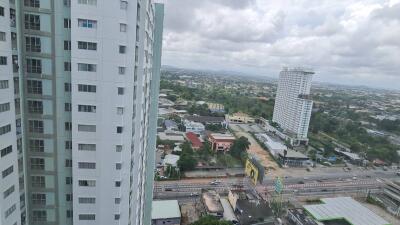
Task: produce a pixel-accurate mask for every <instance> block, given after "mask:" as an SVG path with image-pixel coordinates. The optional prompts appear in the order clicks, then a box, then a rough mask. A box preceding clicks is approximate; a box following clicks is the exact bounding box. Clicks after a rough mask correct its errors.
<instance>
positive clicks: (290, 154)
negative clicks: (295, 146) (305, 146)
mask: <svg viewBox="0 0 400 225" xmlns="http://www.w3.org/2000/svg"><path fill="white" fill-rule="evenodd" d="M277 159H278V161H279V163H281V165H283V166H288V167H305V166H310V165H311V164H312V163H311V161H310V158H309V157H308V156H306V155H304V154H303V153H301V152H296V151H293V150H291V149H289V150H286V151H283V152H279V153H278V157H277Z"/></svg>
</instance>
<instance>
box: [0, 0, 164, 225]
mask: <svg viewBox="0 0 400 225" xmlns="http://www.w3.org/2000/svg"><path fill="white" fill-rule="evenodd" d="M0 10H1V12H5V15H4V16H3V15H1V14H0V45H1V46H0V47H1V48H0V51H1V53H0V54H1V55H0V71H1V73H0V77H2V76H3V72H5V73H4V75H5V76H7V77H9V78H10V79H7V80H8V87H10V88H11V90H12V92H11V93H12V95H11V100H12V101H11V100H10V96H9V95H5V94H6V92H4V95H3V92H2V91H3V90H2V89H0V98H1V100H0V101H3V99H2V98H3V97H5V98H8V100H7V101H9V102H12V103H11V104H10V108H11V107H12V109H15V112H13V111H10V113H7V114H8V115H7V117H8V118H7V119H8V123H7V124H5V126H6V128H5V130H12V131H13V133H14V135H13V136H10V137H9V138H10V141H8V142H4V144H9V145H11V143H12V142H13V143H14V144H13V151H12V154H11V155H14V156H12V157H9V158H8V160H10V161H9V162H8V163H12V164H13V165H18V166H15V167H14V169H13V171H14V173H13V174H17V177H19V183H20V185H19V187H17V186H15V191H14V192H12V193H13V194H12V195H10V196H11V197H10V198H8V197H7V198H6V202H4V203H5V204H3V201H4V199H1V200H0V205H1V208H3V206H8V204H9V203H8V202H9V201H13V199H14V197H13V196H14V195H15V194H17V195H18V194H19V197H18V199H20V205H17V204H16V205H15V207H14V205H12V206H13V207H12V208H10V210H9V211H7V214H9V215H8V216H7V219H9V218H10V219H9V220H11V219H13V218H14V215H15V214H20V215H19V217H20V219H19V220H21V221H20V222H19V221H16V222H17V223H18V224H32V225H36V224H37V225H39V224H40V225H42V224H46V225H58V224H63V225H64V224H65V225H71V224H74V225H79V224H88V223H90V224H99V225H102V224H107V225H108V224H115V223H120V224H135V225H139V224H150V219H151V218H150V216H149V214H150V212H149V209H150V207H149V204H146V205H145V202H150V203H151V198H152V193H151V192H150V191H146V190H151V189H152V188H148V186H152V182H153V181H152V177H153V176H151V173H152V172H153V169H150V171H149V169H148V168H150V167H149V165H148V164H151V166H152V167H153V166H154V159H152V157H154V153H152V151H149V149H155V147H154V148H152V146H153V145H155V132H154V131H155V127H156V124H153V123H152V120H154V121H156V112H157V111H154V110H153V109H155V110H156V109H157V105H158V102H157V104H154V97H153V93H154V90H158V82H159V73H160V71H159V70H160V57H161V37H162V27H163V26H162V23H163V20H162V16H163V7H162V5H155V4H153V3H152V1H137V0H134V1H126V0H120V1H106V0H79V1H78V0H76V1H70V0H64V1H49V0H31V1H13V0H11V1H8V0H1V1H0ZM2 14H3V13H2ZM3 33H4V35H3ZM3 37H4V38H3ZM3 39H4V40H6V41H4V43H3ZM3 66H5V67H7V70H3V68H2V67H3ZM5 67H4V68H5ZM11 78H13V79H12V80H11ZM0 79H3V78H0ZM0 82H1V81H0ZM10 83H11V85H10ZM13 86H14V88H13V89H12V87H13ZM0 87H1V85H0ZM155 94H156V96H158V93H155ZM2 103H3V102H0V104H2ZM14 103H15V106H14ZM12 113H14V116H13V117H11V115H10V114H12ZM2 114H3V113H0V117H2ZM4 115H5V114H4ZM150 116H151V117H152V118H153V117H154V119H152V118H150ZM0 121H1V122H0V126H3V124H2V123H4V122H3V121H2V120H1V119H0ZM11 121H12V124H9V123H10V122H11ZM14 121H15V122H14ZM8 125H10V126H8ZM153 125H154V129H153V127H152V126H153ZM9 128H10V129H9ZM15 134H16V136H15ZM0 138H1V137H0ZM15 143H16V144H15ZM0 144H3V142H1V143H0ZM0 147H2V146H0ZM17 149H18V151H15V150H17ZM15 153H18V156H17V157H18V159H17V158H16V157H15ZM7 157H8V156H7ZM3 165H6V164H3V163H1V166H3ZM131 165H132V166H131ZM18 173H19V174H18ZM13 176H14V175H13ZM147 177H151V179H150V180H148V179H147V180H146V178H147ZM7 180H9V181H10V183H9V184H11V180H12V179H11V176H10V179H8V177H7ZM9 181H7V183H8V182H9ZM0 182H3V181H0ZM146 187H147V188H146ZM11 190H12V189H10V192H11ZM18 192H19V193H18ZM148 199H150V201H149V200H148ZM13 204H14V203H13ZM25 206H26V207H25ZM19 209H20V210H21V212H18V211H19ZM2 210H8V209H2ZM26 210H27V211H26ZM73 214H74V216H72V215H73ZM2 215H5V214H3V213H2ZM6 224H11V223H8V222H7V223H6Z"/></svg>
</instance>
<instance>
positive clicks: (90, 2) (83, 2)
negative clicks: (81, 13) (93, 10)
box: [78, 0, 97, 5]
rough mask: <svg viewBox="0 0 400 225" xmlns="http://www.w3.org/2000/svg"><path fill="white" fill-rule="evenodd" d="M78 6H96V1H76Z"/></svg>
mask: <svg viewBox="0 0 400 225" xmlns="http://www.w3.org/2000/svg"><path fill="white" fill-rule="evenodd" d="M78 4H82V5H97V0H78Z"/></svg>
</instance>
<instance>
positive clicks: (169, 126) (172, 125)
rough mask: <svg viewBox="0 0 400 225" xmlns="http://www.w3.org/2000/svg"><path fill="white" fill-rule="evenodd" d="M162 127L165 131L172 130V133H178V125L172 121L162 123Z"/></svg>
mask: <svg viewBox="0 0 400 225" xmlns="http://www.w3.org/2000/svg"><path fill="white" fill-rule="evenodd" d="M164 126H165V129H166V130H174V131H178V130H179V129H178V124H177V123H176V122H175V121H173V120H165V121H164Z"/></svg>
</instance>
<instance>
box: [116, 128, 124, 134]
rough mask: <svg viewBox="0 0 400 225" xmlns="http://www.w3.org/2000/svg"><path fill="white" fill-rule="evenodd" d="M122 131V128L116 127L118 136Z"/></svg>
mask: <svg viewBox="0 0 400 225" xmlns="http://www.w3.org/2000/svg"><path fill="white" fill-rule="evenodd" d="M122 131H123V127H121V126H118V127H117V133H118V134H121V133H122Z"/></svg>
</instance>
